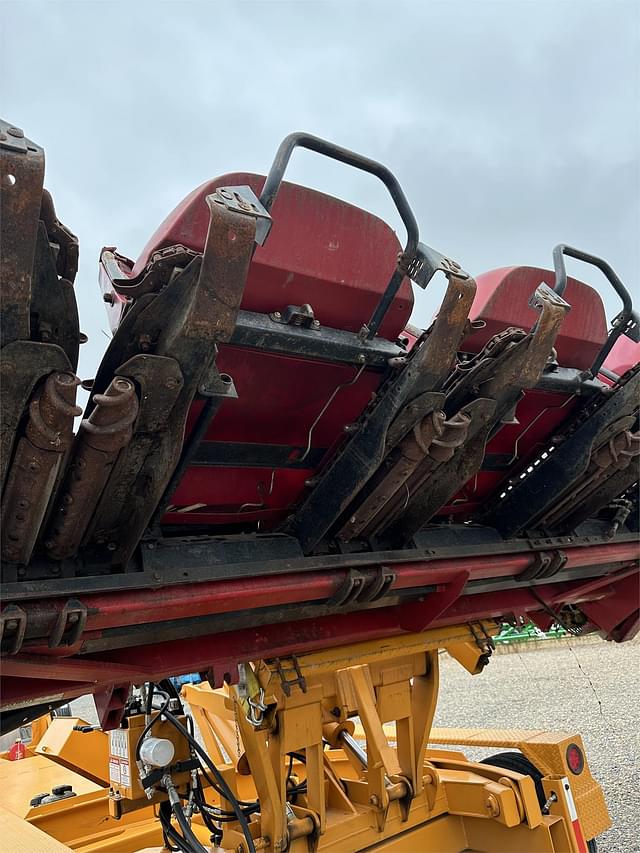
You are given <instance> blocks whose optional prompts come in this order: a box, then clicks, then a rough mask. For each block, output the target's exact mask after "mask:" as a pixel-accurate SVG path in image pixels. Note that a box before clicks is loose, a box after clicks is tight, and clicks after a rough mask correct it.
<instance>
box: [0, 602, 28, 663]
mask: <svg viewBox="0 0 640 853" xmlns="http://www.w3.org/2000/svg"><path fill="white" fill-rule="evenodd" d="M26 630H27V614H26V613H25V611H24V610H23V609H22V607H18V605H17V604H8V605H7V606H6V607H5V609H4V610H3V611H2V613H0V650H1V651H2V654H6V655H16V654H17V653H18V652H19V651H20V649H21V648H22V643H23V642H24V635H25V633H26Z"/></svg>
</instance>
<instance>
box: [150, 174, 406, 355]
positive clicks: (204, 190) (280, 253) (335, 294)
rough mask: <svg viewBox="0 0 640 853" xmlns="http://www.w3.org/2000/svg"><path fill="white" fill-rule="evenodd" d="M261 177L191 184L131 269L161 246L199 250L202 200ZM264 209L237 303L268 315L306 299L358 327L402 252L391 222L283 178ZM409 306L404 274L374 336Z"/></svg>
mask: <svg viewBox="0 0 640 853" xmlns="http://www.w3.org/2000/svg"><path fill="white" fill-rule="evenodd" d="M263 183H264V177H263V176H261V175H253V174H249V173H245V172H236V173H231V174H227V175H222V176H221V177H219V178H215V179H214V180H211V181H208V182H207V183H206V184H203V185H202V186H200V187H198V188H197V189H196V190H194V191H193V192H192V193H191V194H190V195H188V196H187V198H185V199H184V200H183V201H182V202H181V203H180V204H179V205H178V206H177V207H176V209H175V210H174V211H173V212H172V213H170V214H169V216H168V217H167V218H166V219H165V220H164V222H163V223H162V224H161V225H160V227H159V228H158V229H157V231H156V232H155V234H154V235H153V236H152V237H151V239H150V240H149V242H148V243H147V245H146V246H145V248H144V249H143V251H142V253H141V255H140V257H139V258H138V260H137V262H136V265H135V267H134V273H137V272H139V271H140V270H141V269H142V268H143V267H144V266H145V264H146V263H147V262H148V259H149V257H150V255H151V254H152V253H153V252H154V251H155V250H157V249H160V248H163V247H165V246H172V245H175V244H177V243H181V244H182V245H184V246H187V247H188V248H190V249H194V250H196V251H199V252H200V251H202V249H203V247H204V243H205V239H206V234H207V229H208V227H209V211H208V207H207V205H206V203H205V200H204V199H205V196H207V195H208V194H209V193H211V192H214V191H215V189H216V188H217V187H222V186H240V185H248V186H250V187H251V188H252V189H253V190H254V192H255V193H256V195H259V194H260V190H261V189H262V185H263ZM271 215H272V217H273V227H272V229H271V233H270V235H269V237H268V239H267V241H266V243H265V245H264V246H262V247H259V248H258V249H257V250H256V253H255V255H254V258H253V262H252V264H251V269H250V271H249V276H248V279H247V285H246V288H245V294H244V298H243V301H242V307H243V308H245V309H246V310H248V311H259V312H260V313H267V314H268V313H270V312H272V311H282V309H283V308H284V307H285V306H287V305H303V304H304V303H310V304H311V305H312V306H313V309H314V311H315V314H316V317H317V318H318V319H319V320H320V322H321V323H322V324H323V325H325V326H332V327H334V328H337V329H347V330H350V331H353V332H357V331H359V330H360V328H361V327H362V325H363V323H366V322H367V321H368V320H369V318H370V317H371V314H372V313H373V310H374V308H375V306H376V304H377V302H378V300H379V298H380V296H381V294H382V293H383V292H384V289H385V287H386V285H387V283H388V281H389V279H390V277H391V273H392V272H393V270H394V268H395V266H396V261H397V255H398V252H399V251H400V250H401V246H400V244H399V242H398V239H397V237H396V236H395V234H394V232H393V231H392V230H391V228H389V226H388V225H387V224H386V223H385V222H383V221H382V220H381V219H378V218H377V217H376V216H373V215H372V214H370V213H367V212H366V211H364V210H361V209H360V208H357V207H354V206H353V205H351V204H347V203H346V202H344V201H340V200H339V199H336V198H333V197H331V196H328V195H324V194H323V193H320V192H317V191H316V190H311V189H308V188H306V187H300V186H297V185H296V184H289V183H286V182H285V183H283V184H282V187H281V189H280V192H279V193H278V197H277V198H276V201H275V203H274V205H273V208H272V211H271ZM412 307H413V294H412V290H411V285H410V283H409V281H408V279H405V281H404V284H403V285H402V287H401V288H400V290H399V291H398V294H397V295H396V297H395V299H394V300H393V303H392V305H391V307H390V308H389V312H388V314H387V316H386V318H385V321H384V322H383V324H382V326H381V327H380V332H379V334H381V335H382V336H383V337H387V338H389V339H391V340H394V339H395V338H396V337H397V336H398V335H399V334H400V332H401V331H402V330H403V329H404V327H405V325H406V323H407V322H408V320H409V316H410V315H411V309H412Z"/></svg>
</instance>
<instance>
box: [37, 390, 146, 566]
mask: <svg viewBox="0 0 640 853" xmlns="http://www.w3.org/2000/svg"><path fill="white" fill-rule="evenodd" d="M93 401H94V403H95V408H94V409H93V411H92V412H91V414H90V416H89V417H88V418H87V419H86V420H83V421H82V424H81V425H80V429H79V431H78V436H77V438H76V441H75V445H74V451H73V458H72V461H71V464H70V466H69V469H68V471H67V475H66V477H65V480H64V482H63V484H62V488H61V490H60V495H59V497H58V499H57V501H56V506H55V510H54V513H53V515H52V518H51V522H50V524H49V529H48V531H47V535H46V538H45V543H44V545H45V548H46V550H47V552H48V553H49V556H50V557H53V558H54V559H63V558H65V557H68V556H71V554H74V553H75V552H76V550H77V549H78V547H79V545H80V542H81V541H82V537H83V535H84V533H85V530H86V528H87V526H88V524H89V522H90V520H91V517H92V515H93V513H94V510H95V508H96V506H97V503H98V500H99V498H100V495H101V494H102V490H103V489H104V486H105V484H106V482H107V479H108V477H109V474H110V473H111V470H112V468H113V464H114V462H115V460H116V459H117V457H118V454H119V453H120V450H122V448H123V447H126V445H127V444H128V443H129V441H130V440H131V436H132V433H133V430H132V427H133V422H134V421H135V419H136V417H137V415H138V397H137V395H136V389H135V386H134V384H133V382H131V381H130V380H129V379H125V378H124V377H122V376H116V377H114V379H113V380H112V381H111V384H110V385H109V387H108V388H107V389H106V391H105V393H104V394H96V395H95V396H94V398H93Z"/></svg>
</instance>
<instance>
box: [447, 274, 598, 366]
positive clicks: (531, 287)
mask: <svg viewBox="0 0 640 853" xmlns="http://www.w3.org/2000/svg"><path fill="white" fill-rule="evenodd" d="M554 281H555V274H554V273H553V272H551V271H550V270H544V269H538V268H537V267H503V268H502V269H497V270H492V271H491V272H486V273H483V274H482V275H479V276H478V277H477V279H476V283H477V286H478V289H477V291H476V297H475V299H474V302H473V306H472V308H471V312H470V317H471V319H472V320H484V321H485V323H486V324H487V325H486V326H485V328H484V329H479V330H478V331H477V332H474V334H472V335H470V336H469V337H468V338H467V339H466V341H465V342H464V344H463V347H462V348H463V349H464V350H466V351H468V352H478V351H479V350H480V349H481V348H482V347H483V346H484V344H486V343H487V341H488V340H489V339H490V338H491V337H492V336H493V335H495V334H496V333H497V332H501V331H503V330H504V329H506V328H507V327H508V326H518V327H520V328H523V329H526V330H528V329H530V328H531V327H532V326H533V324H534V323H535V322H536V319H537V317H538V312H537V311H535V310H534V309H533V308H530V307H529V299H530V297H531V296H532V295H533V293H534V291H535V289H536V287H537V286H538V285H539V284H541V283H542V282H545V283H546V284H548V285H549V286H550V287H553V284H554ZM563 298H564V299H565V300H566V301H567V302H568V303H569V305H571V311H569V313H568V314H567V316H566V317H565V319H564V322H563V324H562V328H561V329H560V334H559V335H558V338H557V341H556V350H557V352H558V361H559V363H560V364H561V365H562V366H563V367H575V368H578V369H581V370H586V369H587V368H588V367H591V365H592V364H593V362H594V359H595V357H596V355H597V354H598V352H599V351H600V349H601V347H602V345H603V343H604V342H605V340H606V339H607V320H606V317H605V313H604V306H603V304H602V300H601V299H600V296H599V295H598V293H597V292H596V291H595V290H594V289H593V288H592V287H590V286H589V285H588V284H584V283H583V282H581V281H578V280H577V279H575V278H570V279H569V280H568V282H567V287H566V290H565V292H564V294H563Z"/></svg>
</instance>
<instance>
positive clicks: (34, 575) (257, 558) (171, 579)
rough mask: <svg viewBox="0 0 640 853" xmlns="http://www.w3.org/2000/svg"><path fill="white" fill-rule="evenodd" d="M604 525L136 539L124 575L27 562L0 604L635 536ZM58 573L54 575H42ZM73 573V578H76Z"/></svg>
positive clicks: (78, 565)
mask: <svg viewBox="0 0 640 853" xmlns="http://www.w3.org/2000/svg"><path fill="white" fill-rule="evenodd" d="M609 527H610V525H609V524H608V523H607V522H602V523H600V522H589V524H585V525H583V526H582V527H580V528H579V529H578V530H577V531H576V532H575V533H574V534H572V535H565V536H554V537H544V538H530V537H529V538H527V537H525V536H522V537H520V538H512V539H505V538H503V537H502V536H501V535H500V533H499V532H498V531H497V530H496V529H495V528H491V527H473V526H469V525H441V526H434V527H430V528H425V529H424V530H423V531H421V532H420V533H418V534H416V537H415V547H407V548H398V549H395V550H391V551H389V550H375V551H360V552H357V553H356V552H354V553H345V554H336V553H332V554H324V555H321V556H316V557H305V556H304V555H303V553H302V549H301V548H300V544H299V542H298V541H297V540H296V539H294V538H293V537H291V536H286V535H282V534H269V535H264V536H251V537H249V536H246V537H244V536H236V537H228V538H224V537H213V536H208V537H206V536H201V537H197V538H195V537H194V538H187V537H186V536H185V537H184V538H175V539H168V538H164V539H159V540H155V541H143V542H142V543H141V544H140V547H139V549H138V551H137V553H136V555H135V558H134V560H133V561H132V563H131V564H130V566H129V569H130V570H129V571H127V572H125V573H123V574H110V573H103V574H99V573H98V572H100V571H103V572H104V570H105V568H107V567H106V566H105V564H104V562H102V561H98V560H96V559H95V558H94V559H93V560H92V556H91V555H89V554H88V555H86V556H85V558H84V559H83V560H80V559H77V560H68V561H64V562H62V563H57V564H56V563H53V562H52V561H46V560H44V559H41V560H38V559H36V560H34V561H33V562H32V564H31V565H30V566H29V567H28V569H27V574H26V576H25V578H24V580H18V581H13V582H11V581H10V582H6V583H3V584H2V586H1V593H2V599H3V600H4V601H7V602H17V601H29V600H34V599H39V598H47V599H50V598H63V597H68V596H73V597H74V598H76V597H79V596H81V595H88V594H91V593H97V592H114V591H117V590H134V589H149V588H153V587H167V586H173V585H180V584H193V583H205V582H210V581H216V580H235V579H239V578H251V577H265V576H273V575H281V574H289V573H292V572H294V573H298V572H316V571H322V570H327V571H328V570H335V569H359V570H365V569H367V568H371V567H376V566H380V565H384V566H387V567H392V566H393V565H394V564H395V563H412V562H424V561H425V560H426V561H430V560H440V559H448V560H449V559H460V558H464V557H469V556H475V557H480V556H486V557H487V559H490V558H491V557H492V556H495V555H499V554H518V553H529V552H531V551H545V552H546V551H549V550H556V549H563V548H567V547H572V548H573V547H579V546H584V547H586V546H594V545H598V544H607V545H608V544H611V542H613V541H615V542H621V543H622V542H629V541H635V540H636V539H637V533H634V532H630V531H629V529H628V528H627V527H622V528H621V530H620V531H619V532H618V533H617V534H616V536H615V539H612V538H610V536H609V534H608V528H609ZM52 568H55V569H57V571H56V574H55V576H51V574H49V578H50V579H44V578H46V576H47V574H48V570H51V569H52ZM92 572H93V573H92ZM76 573H77V574H76Z"/></svg>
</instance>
